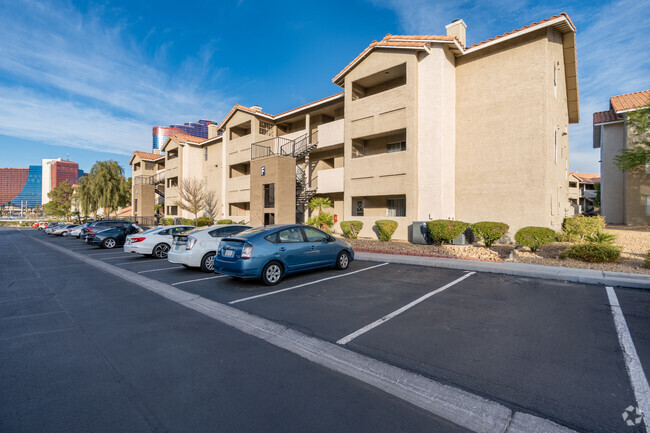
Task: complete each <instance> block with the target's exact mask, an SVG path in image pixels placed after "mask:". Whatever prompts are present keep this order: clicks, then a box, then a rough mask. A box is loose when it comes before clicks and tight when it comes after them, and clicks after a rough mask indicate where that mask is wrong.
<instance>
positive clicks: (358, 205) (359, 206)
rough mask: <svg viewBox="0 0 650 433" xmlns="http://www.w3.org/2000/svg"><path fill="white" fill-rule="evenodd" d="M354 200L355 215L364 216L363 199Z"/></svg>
mask: <svg viewBox="0 0 650 433" xmlns="http://www.w3.org/2000/svg"><path fill="white" fill-rule="evenodd" d="M353 202H354V208H353V210H354V216H363V200H353Z"/></svg>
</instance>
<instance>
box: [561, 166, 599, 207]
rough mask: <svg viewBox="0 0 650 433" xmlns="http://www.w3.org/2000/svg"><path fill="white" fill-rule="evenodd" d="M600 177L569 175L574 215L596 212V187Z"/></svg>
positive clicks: (585, 174) (595, 175)
mask: <svg viewBox="0 0 650 433" xmlns="http://www.w3.org/2000/svg"><path fill="white" fill-rule="evenodd" d="M598 184H600V176H599V175H597V174H592V173H578V172H571V173H569V205H571V207H572V208H573V211H574V214H575V215H579V214H591V213H593V212H594V211H595V207H594V200H595V199H596V195H597V191H596V185H598Z"/></svg>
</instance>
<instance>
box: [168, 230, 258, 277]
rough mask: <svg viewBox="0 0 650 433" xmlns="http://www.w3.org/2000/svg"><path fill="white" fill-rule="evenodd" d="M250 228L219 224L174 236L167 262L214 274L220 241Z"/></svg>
mask: <svg viewBox="0 0 650 433" xmlns="http://www.w3.org/2000/svg"><path fill="white" fill-rule="evenodd" d="M250 228H251V227H250V226H245V225H241V224H220V225H216V226H211V227H207V228H206V227H199V228H196V229H194V230H190V231H188V232H185V233H183V234H180V235H176V236H174V243H173V246H172V249H171V250H169V253H168V254H167V260H169V261H170V262H171V263H178V264H181V265H183V266H185V267H186V268H201V270H202V271H203V272H214V255H215V253H216V252H217V249H218V248H219V242H221V239H223V238H226V237H228V236H232V235H236V234H237V233H239V232H243V231H244V230H248V229H250Z"/></svg>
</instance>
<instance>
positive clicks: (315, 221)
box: [306, 212, 334, 233]
mask: <svg viewBox="0 0 650 433" xmlns="http://www.w3.org/2000/svg"><path fill="white" fill-rule="evenodd" d="M306 224H307V225H310V226H314V227H318V228H319V229H321V230H323V231H326V232H327V233H331V232H332V229H331V227H332V226H333V225H334V215H332V214H329V213H327V212H321V213H319V214H318V215H315V216H312V217H310V218H308V219H307V223H306Z"/></svg>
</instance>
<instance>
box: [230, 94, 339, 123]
mask: <svg viewBox="0 0 650 433" xmlns="http://www.w3.org/2000/svg"><path fill="white" fill-rule="evenodd" d="M342 97H343V92H339V93H336V94H334V95H331V96H327V97H325V98H321V99H318V100H316V101H313V102H310V103H308V104H304V105H301V106H299V107H296V108H292V109H291V110H287V111H283V112H282V113H280V114H275V115H273V114H269V113H264V112H263V111H259V110H255V109H253V108H250V107H246V106H244V105H240V104H235V105H234V106H233V107H232V109H231V110H230V111H229V112H228V114H227V115H226V117H225V118H224V119H223V120H222V121H221V122H220V123H219V129H221V128H223V127H224V126H225V124H226V122H228V120H229V119H230V118H231V117H232V116H233V114H235V112H236V111H237V110H239V111H245V112H247V113H250V114H254V115H257V116H261V117H265V118H267V119H270V120H275V119H279V118H280V117H285V116H287V115H289V114H294V113H297V112H299V111H301V110H306V109H308V108H311V107H313V106H315V105H318V104H322V103H325V102H329V101H333V100H335V99H338V98H342Z"/></svg>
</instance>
